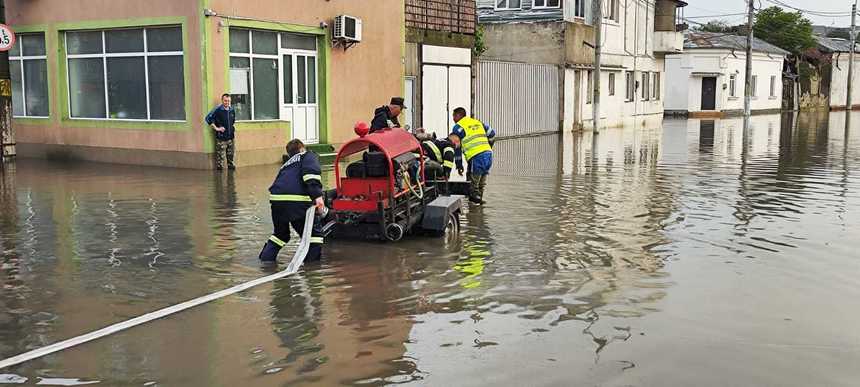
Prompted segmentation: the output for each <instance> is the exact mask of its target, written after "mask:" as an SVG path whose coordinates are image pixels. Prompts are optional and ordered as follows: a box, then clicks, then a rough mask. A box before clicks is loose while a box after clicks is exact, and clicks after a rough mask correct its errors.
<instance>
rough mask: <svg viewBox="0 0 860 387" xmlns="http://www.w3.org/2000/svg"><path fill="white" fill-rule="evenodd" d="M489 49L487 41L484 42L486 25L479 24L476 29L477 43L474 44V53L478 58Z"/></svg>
mask: <svg viewBox="0 0 860 387" xmlns="http://www.w3.org/2000/svg"><path fill="white" fill-rule="evenodd" d="M486 51H487V46H486V43H485V42H484V26H482V25H480V24H478V28H476V29H475V45H474V46H472V54H473V55H474V56H475V57H476V58H478V57H480V56H481V55H482V54H483V53H484V52H486Z"/></svg>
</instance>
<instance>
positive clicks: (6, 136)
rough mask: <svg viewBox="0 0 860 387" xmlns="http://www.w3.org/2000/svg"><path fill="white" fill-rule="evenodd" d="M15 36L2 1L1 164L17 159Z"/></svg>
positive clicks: (0, 18) (0, 48)
mask: <svg viewBox="0 0 860 387" xmlns="http://www.w3.org/2000/svg"><path fill="white" fill-rule="evenodd" d="M14 44H15V34H14V33H13V32H12V30H11V29H10V28H9V27H7V26H6V2H5V1H4V0H0V163H5V162H6V161H8V160H10V159H11V158H12V157H15V154H16V152H15V134H14V132H13V130H12V79H11V76H10V74H9V49H10V48H12V45H14Z"/></svg>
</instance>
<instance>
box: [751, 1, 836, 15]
mask: <svg viewBox="0 0 860 387" xmlns="http://www.w3.org/2000/svg"><path fill="white" fill-rule="evenodd" d="M765 1H767V2H768V3H772V4H776V5H779V6H782V7H785V8H789V9H793V10H795V11H800V12H804V13H808V14H810V15H813V16H822V17H842V16H851V12H844V11H813V10H809V9H804V8H799V7H795V6H793V5H790V4H786V3H784V2H782V1H780V0H765Z"/></svg>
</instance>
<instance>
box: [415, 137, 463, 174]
mask: <svg viewBox="0 0 860 387" xmlns="http://www.w3.org/2000/svg"><path fill="white" fill-rule="evenodd" d="M421 148H423V149H424V155H425V156H427V157H428V158H429V159H430V160H433V161H435V162H437V163H439V164H442V168H443V169H444V171H445V176H448V175H449V174H450V173H451V170H452V169H454V159H455V151H454V145H453V144H451V142H450V141H448V140H436V139H433V140H425V141H422V142H421Z"/></svg>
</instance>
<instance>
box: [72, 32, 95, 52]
mask: <svg viewBox="0 0 860 387" xmlns="http://www.w3.org/2000/svg"><path fill="white" fill-rule="evenodd" d="M66 52H68V53H69V54H101V53H102V33H101V31H84V32H67V33H66Z"/></svg>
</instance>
